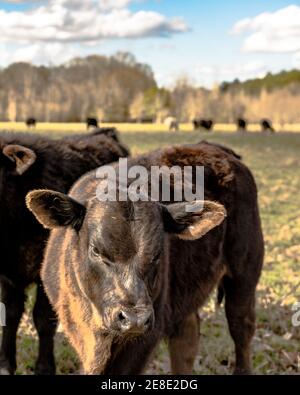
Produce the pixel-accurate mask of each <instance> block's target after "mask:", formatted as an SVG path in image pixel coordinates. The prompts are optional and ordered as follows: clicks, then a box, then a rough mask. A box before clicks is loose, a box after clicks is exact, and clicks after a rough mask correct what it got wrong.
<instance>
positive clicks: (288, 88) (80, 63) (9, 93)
mask: <svg viewBox="0 0 300 395" xmlns="http://www.w3.org/2000/svg"><path fill="white" fill-rule="evenodd" d="M299 97H300V71H299V70H292V71H288V72H287V71H284V72H281V73H279V74H270V73H269V74H267V75H266V76H265V77H264V78H261V79H258V78H257V79H253V80H248V81H245V82H240V81H238V80H235V81H233V82H230V83H228V82H224V83H222V84H220V85H219V86H216V87H215V88H214V89H211V90H209V89H204V88H199V87H195V86H194V85H193V84H192V83H190V82H189V81H188V80H187V79H185V78H181V79H179V80H178V81H177V82H176V84H175V85H174V87H173V88H172V89H165V88H159V87H158V85H157V83H156V81H155V78H154V74H153V72H152V70H151V68H150V67H149V66H148V65H146V64H142V63H139V62H138V61H137V60H136V59H135V58H134V56H133V55H132V54H130V53H127V52H119V53H117V54H116V55H113V56H111V57H106V56H98V55H94V56H88V57H85V58H75V59H73V60H72V61H70V62H68V63H66V64H63V65H60V66H47V67H46V66H34V65H31V64H29V63H14V64H11V65H10V66H8V67H6V68H4V69H2V70H0V120H1V121H24V120H25V119H27V118H28V117H35V118H36V119H37V120H38V121H40V122H42V121H44V122H82V121H85V119H86V118H87V117H89V116H94V117H97V118H99V119H100V120H102V121H107V122H124V121H132V122H147V121H148V122H162V121H163V120H164V119H165V118H167V117H168V116H174V117H176V118H177V119H178V120H179V121H181V122H190V121H191V120H192V119H194V118H196V117H204V118H214V119H215V120H216V121H218V122H233V121H235V120H236V118H238V117H245V118H247V119H248V120H249V121H253V122H255V121H257V120H258V119H260V118H265V117H268V118H271V119H272V120H273V121H274V122H279V123H280V122H282V123H283V122H300V106H299Z"/></svg>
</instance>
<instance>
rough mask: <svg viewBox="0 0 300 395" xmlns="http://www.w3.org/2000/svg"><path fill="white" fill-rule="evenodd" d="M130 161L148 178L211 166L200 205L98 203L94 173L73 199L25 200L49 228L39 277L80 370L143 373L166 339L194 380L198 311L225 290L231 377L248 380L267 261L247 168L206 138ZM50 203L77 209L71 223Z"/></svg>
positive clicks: (175, 366) (40, 196)
mask: <svg viewBox="0 0 300 395" xmlns="http://www.w3.org/2000/svg"><path fill="white" fill-rule="evenodd" d="M134 165H140V166H144V167H145V168H146V169H147V170H148V171H150V168H151V166H167V167H171V166H179V167H180V168H181V169H183V166H187V165H189V166H193V167H195V166H205V201H204V203H203V207H202V208H201V209H199V211H197V210H196V212H195V214H186V212H185V209H184V207H185V204H186V203H184V202H183V203H174V198H173V201H172V199H171V202H167V201H163V200H162V199H160V202H153V201H147V202H145V201H142V202H132V201H130V200H127V201H126V202H121V201H116V202H100V201H99V200H98V199H97V198H96V191H97V187H99V180H97V179H96V173H95V172H91V173H88V174H87V175H85V176H84V177H82V178H81V179H80V180H79V181H78V182H77V183H76V184H75V185H74V187H73V188H72V190H71V192H70V197H68V196H65V195H61V194H60V195H58V194H57V193H55V192H53V191H34V192H32V193H30V194H29V195H28V197H27V204H28V207H29V208H30V210H32V211H33V212H34V214H35V215H36V216H37V218H38V219H39V221H40V222H41V223H43V224H44V226H45V227H47V228H51V229H54V230H53V231H52V232H51V236H50V239H49V242H48V245H47V249H46V255H45V259H44V263H43V270H42V278H43V282H44V285H45V289H46V291H47V294H48V296H49V299H50V301H51V303H52V305H53V307H54V309H55V311H56V312H57V314H58V316H59V318H60V320H61V323H62V325H63V328H64V331H65V333H66V335H67V336H68V338H69V339H70V341H71V343H72V345H73V346H74V348H75V349H76V350H77V352H78V355H79V356H80V358H81V361H82V362H83V367H84V370H85V372H86V373H90V374H91V373H93V374H99V373H106V374H137V373H141V372H143V370H144V369H145V366H146V363H147V361H148V360H149V358H150V356H151V355H152V353H153V350H154V349H155V347H156V345H157V344H158V342H159V341H160V340H162V339H163V338H167V339H168V340H169V348H170V356H171V365H172V372H173V373H177V374H179V373H182V374H183V373H185V374H187V373H191V372H192V368H193V362H194V358H195V356H196V353H197V345H198V340H199V319H198V315H197V310H198V308H200V307H201V306H202V305H203V304H204V302H205V301H206V300H207V298H208V296H209V295H210V294H211V292H212V290H213V289H214V288H215V287H216V286H218V285H219V286H220V289H222V290H223V291H224V293H225V309H226V315H227V319H228V324H229V329H230V333H231V336H232V338H233V340H234V342H235V346H236V369H235V371H236V373H249V371H250V342H251V338H252V336H253V333H254V326H255V312H254V305H255V288H256V284H257V282H258V279H259V276H260V272H261V267H262V260H263V238H262V232H261V227H260V219H259V213H258V207H257V195H256V186H255V182H254V180H253V177H252V175H251V173H250V171H249V170H248V169H247V167H246V166H245V165H244V164H243V163H242V162H241V161H240V160H239V159H238V157H237V155H235V154H234V153H233V152H232V151H231V150H224V149H222V147H218V146H215V145H213V144H208V143H206V142H204V143H200V144H196V145H189V146H183V147H173V148H169V149H165V150H159V151H155V152H153V153H150V154H148V155H143V156H140V157H138V158H136V159H131V160H130V161H129V167H130V168H132V166H134ZM102 182H103V181H102ZM130 182H131V181H129V184H130ZM171 196H173V195H171ZM54 199H58V201H59V202H60V203H58V207H60V208H58V210H59V211H61V214H62V215H63V213H66V210H65V208H66V207H67V208H68V210H67V212H68V213H69V214H70V213H72V214H70V217H69V219H68V221H66V220H64V221H61V219H60V218H61V217H60V216H56V214H55V213H54V212H52V211H51V210H50V211H49V210H48V208H47V207H48V206H49V204H50V203H51V201H53V200H54ZM197 204H198V203H197V202H196V203H195V205H196V206H197ZM226 213H227V217H226ZM67 222H68V223H67Z"/></svg>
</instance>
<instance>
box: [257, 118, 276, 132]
mask: <svg viewBox="0 0 300 395" xmlns="http://www.w3.org/2000/svg"><path fill="white" fill-rule="evenodd" d="M260 126H261V131H262V133H265V134H269V133H271V134H273V133H275V130H274V128H273V126H272V122H271V121H269V120H268V119H262V120H261V122H260Z"/></svg>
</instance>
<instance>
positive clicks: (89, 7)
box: [0, 0, 187, 44]
mask: <svg viewBox="0 0 300 395" xmlns="http://www.w3.org/2000/svg"><path fill="white" fill-rule="evenodd" d="M130 2H131V1H130V0H114V1H112V0H102V1H97V2H96V1H93V0H84V1H82V0H49V2H48V3H46V4H43V5H39V6H35V7H33V8H31V9H29V10H28V11H22V12H21V11H14V12H13V11H10V12H8V11H5V10H0V37H1V40H2V41H6V42H14V43H21V44H24V43H33V42H61V43H62V42H71V43H72V42H73V43H74V42H76V43H78V42H83V43H85V42H86V43H88V42H94V41H97V40H101V39H104V38H139V37H148V36H168V35H171V34H174V33H178V32H184V31H186V30H187V26H186V24H185V22H184V21H183V20H182V19H181V18H175V19H167V18H166V17H165V16H164V15H162V14H160V13H157V12H152V11H137V12H131V11H130V10H129V9H128V8H126V6H127V5H128V4H129V3H130Z"/></svg>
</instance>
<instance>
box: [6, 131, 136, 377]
mask: <svg viewBox="0 0 300 395" xmlns="http://www.w3.org/2000/svg"><path fill="white" fill-rule="evenodd" d="M127 154H128V152H127V151H126V149H125V148H124V147H123V146H122V145H121V144H119V143H117V142H116V141H115V140H112V139H111V138H107V137H105V136H97V135H95V136H93V135H89V136H84V137H83V136H74V137H69V138H65V139H61V140H50V139H47V138H39V137H36V136H33V135H28V134H26V135H25V134H11V133H1V134H0V163H1V166H0V188H1V189H0V217H1V227H0V243H1V254H2V255H1V256H2V259H1V261H2V262H1V265H0V279H1V286H2V292H1V296H2V302H3V303H4V304H5V306H6V311H7V318H6V321H7V323H6V326H5V327H3V337H2V348H1V352H0V373H2V374H7V373H9V374H12V373H14V371H15V369H16V359H15V358H16V355H15V354H16V333H17V329H18V325H19V321H20V319H21V316H22V314H23V311H24V300H25V289H26V287H27V286H28V285H29V284H31V283H37V284H38V290H37V300H36V304H35V307H34V311H33V316H34V322H35V325H36V328H37V331H38V333H39V337H40V349H39V358H38V362H37V365H36V369H35V372H36V373H39V374H49V373H54V370H55V365H54V359H53V336H54V333H55V327H56V318H55V315H54V313H53V311H52V309H51V307H50V305H49V302H48V299H47V297H46V295H45V294H44V290H43V287H42V285H41V282H40V276H39V272H40V265H41V262H42V257H43V250H44V246H45V243H46V240H47V237H48V231H46V230H45V229H44V228H43V227H42V226H40V224H39V223H38V222H37V221H36V219H35V218H34V216H33V215H31V214H30V213H29V212H28V210H27V209H26V205H25V196H26V194H27V193H28V192H29V191H30V190H32V189H36V188H39V187H45V186H47V187H49V188H54V189H57V190H60V191H61V192H65V193H67V192H68V190H69V188H70V187H71V185H72V184H73V183H74V182H75V180H77V179H78V178H79V177H80V176H81V175H82V174H84V173H85V172H87V171H89V170H91V169H93V168H95V167H97V166H99V165H103V164H106V163H108V162H111V161H115V160H117V159H118V158H119V157H120V156H126V155H127Z"/></svg>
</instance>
